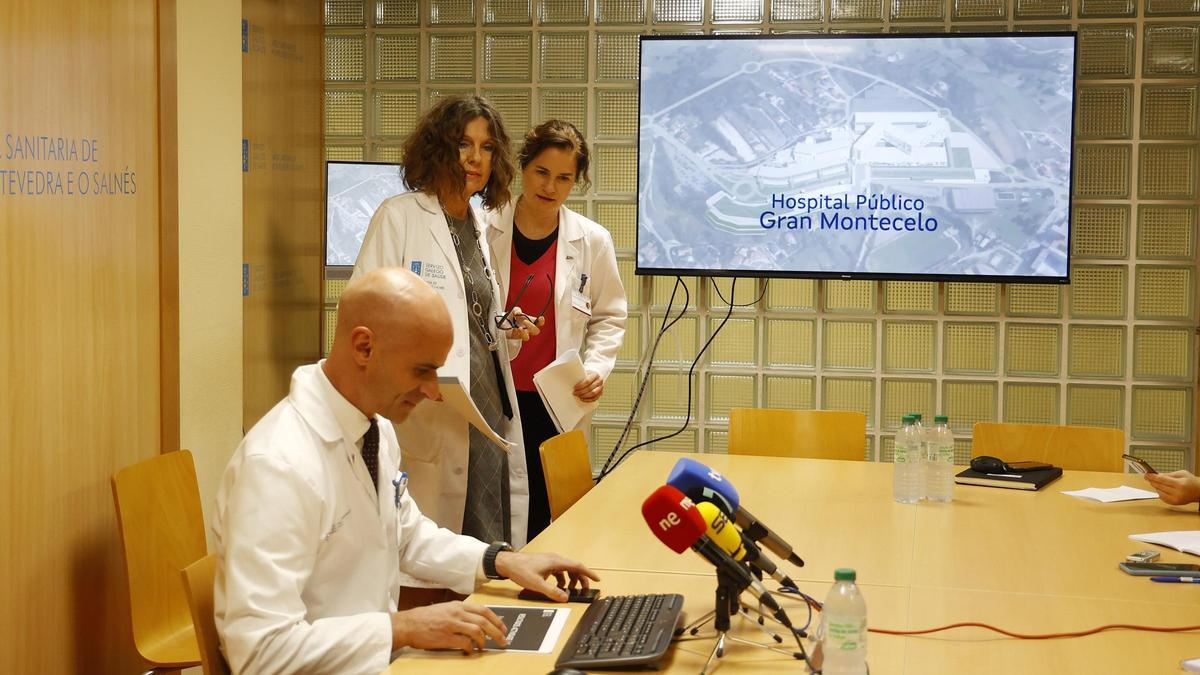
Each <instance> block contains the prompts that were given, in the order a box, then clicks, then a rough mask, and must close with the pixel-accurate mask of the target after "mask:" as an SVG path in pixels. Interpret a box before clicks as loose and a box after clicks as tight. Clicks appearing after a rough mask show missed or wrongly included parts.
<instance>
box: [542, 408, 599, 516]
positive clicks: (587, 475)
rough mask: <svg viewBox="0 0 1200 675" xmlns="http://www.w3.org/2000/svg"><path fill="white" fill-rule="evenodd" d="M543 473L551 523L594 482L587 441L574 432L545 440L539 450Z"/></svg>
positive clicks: (577, 430) (578, 432)
mask: <svg viewBox="0 0 1200 675" xmlns="http://www.w3.org/2000/svg"><path fill="white" fill-rule="evenodd" d="M538 452H539V453H540V454H541V456H542V471H543V473H545V475H546V497H547V500H548V501H549V502H550V520H554V519H555V518H558V517H559V516H561V515H562V514H563V512H565V511H566V510H567V509H569V508H571V505H572V504H574V503H575V502H577V501H579V498H580V497H582V496H584V495H585V494H587V492H588V490H591V489H592V486H593V485H595V484H596V482H595V481H594V480H593V479H592V463H591V461H590V460H589V459H588V447H587V439H586V438H585V437H584V435H583V431H581V430H579V429H574V430H572V431H568V432H567V433H565V434H559V435H557V436H554V437H552V438H548V439H546V440H545V441H543V442H542V444H541V446H540V447H538Z"/></svg>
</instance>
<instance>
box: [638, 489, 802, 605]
mask: <svg viewBox="0 0 1200 675" xmlns="http://www.w3.org/2000/svg"><path fill="white" fill-rule="evenodd" d="M642 517H643V518H644V519H645V520H646V525H648V526H649V527H650V531H651V532H653V533H654V536H656V537H658V539H659V541H661V542H662V543H664V544H666V545H667V548H669V549H671V550H672V551H675V552H676V553H683V551H684V550H686V549H688V548H691V549H692V550H693V551H695V552H697V553H699V554H700V555H701V556H703V557H704V559H705V560H707V561H708V562H710V563H711V564H712V565H713V567H716V568H717V570H718V571H720V572H723V573H725V574H726V575H728V576H730V577H732V578H733V579H735V580H736V581H737V582H738V584H739V585H741V586H744V587H748V588H750V589H751V590H752V591H753V592H754V594H755V595H757V596H758V601H759V602H761V603H762V604H764V605H766V606H767V607H768V608H769V609H770V610H771V612H772V614H773V615H774V617H775V619H776V620H777V621H779V623H782V624H783V625H784V626H787V627H788V628H791V627H792V622H791V620H790V619H789V618H788V615H787V613H785V612H784V611H783V608H782V607H780V606H779V603H778V602H776V601H775V598H773V597H771V592H770V591H768V590H767V587H766V586H763V585H762V582H761V581H759V580H758V579H755V578H754V575H752V574H750V571H749V570H747V569H746V568H745V567H742V566H741V565H740V564H738V563H737V562H736V561H734V559H733V558H730V557H729V554H728V553H726V552H725V551H724V550H722V549H721V547H720V546H718V545H717V544H716V543H715V542H713V540H712V539H709V538H708V537H707V536H706V535H705V531H706V530H707V529H708V526H707V524H706V523H705V522H704V516H702V515H701V514H700V511H699V510H698V509H697V508H696V505H695V504H693V503H692V500H691V499H690V498H688V496H687V495H685V494H683V493H682V492H680V491H679V490H677V489H676V488H673V487H671V486H670V485H663V486H660V487H659V488H658V489H657V490H655V491H654V492H651V493H650V496H649V497H647V498H646V500H645V501H644V502H642Z"/></svg>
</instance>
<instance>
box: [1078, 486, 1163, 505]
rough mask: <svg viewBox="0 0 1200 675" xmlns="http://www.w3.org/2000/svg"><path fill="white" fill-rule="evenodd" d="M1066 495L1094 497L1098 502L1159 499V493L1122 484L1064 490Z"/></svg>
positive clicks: (1084, 497) (1085, 497)
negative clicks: (1112, 486) (1113, 486)
mask: <svg viewBox="0 0 1200 675" xmlns="http://www.w3.org/2000/svg"><path fill="white" fill-rule="evenodd" d="M1063 494H1064V495H1071V496H1072V497H1082V498H1083V499H1092V500H1095V501H1098V502H1104V503H1106V504H1107V503H1108V502H1128V501H1132V500H1134V499H1157V498H1158V493H1157V492H1151V491H1149V490H1142V489H1140V488H1135V487H1129V486H1128V485H1122V486H1121V487H1115V488H1086V489H1083V490H1071V491H1067V490H1064V491H1063Z"/></svg>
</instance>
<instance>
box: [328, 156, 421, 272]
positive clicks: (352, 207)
mask: <svg viewBox="0 0 1200 675" xmlns="http://www.w3.org/2000/svg"><path fill="white" fill-rule="evenodd" d="M406 191H407V190H405V188H404V182H403V181H402V180H401V178H400V165H399V164H388V163H383V162H326V163H325V264H326V265H327V266H331V267H337V266H353V265H354V261H355V260H356V259H357V258H358V250H359V249H360V248H362V242H363V235H365V234H366V233H367V225H369V224H370V222H371V216H373V215H375V209H377V208H379V205H380V204H381V203H383V200H385V199H387V198H388V197H391V196H393V195H397V194H400V193H401V192H406Z"/></svg>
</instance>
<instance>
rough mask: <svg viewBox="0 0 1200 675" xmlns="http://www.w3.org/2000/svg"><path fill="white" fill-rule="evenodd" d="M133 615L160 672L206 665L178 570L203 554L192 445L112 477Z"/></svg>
mask: <svg viewBox="0 0 1200 675" xmlns="http://www.w3.org/2000/svg"><path fill="white" fill-rule="evenodd" d="M112 487H113V500H114V501H115V502H116V506H117V525H118V527H119V529H120V532H121V546H122V548H123V549H124V552H125V574H126V578H127V579H128V583H129V604H130V610H131V614H132V617H133V641H134V645H135V646H136V647H137V650H138V653H139V654H141V656H142V658H144V659H146V660H147V661H149V662H150V665H151V667H152V668H153V669H155V670H159V669H164V670H173V669H178V668H192V667H195V666H198V665H200V647H199V645H198V644H197V643H196V631H195V630H194V629H193V627H192V615H191V611H190V610H189V609H188V601H187V596H186V594H185V593H184V589H183V584H182V583H180V580H179V570H181V569H183V568H184V567H187V566H188V565H190V564H192V563H193V562H195V561H197V560H199V559H200V558H202V557H204V554H205V552H206V548H207V544H206V543H205V540H204V514H203V513H202V512H201V509H200V489H199V487H197V485H196V467H195V466H194V465H193V464H192V454H191V453H190V452H188V451H187V450H180V451H177V452H168V453H165V454H162V455H159V456H157V457H154V458H152V459H148V460H145V461H142V462H138V463H137V464H134V465H133V466H129V467H126V468H124V469H121V470H120V471H118V472H117V473H115V474H114V475H113V477H112Z"/></svg>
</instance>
